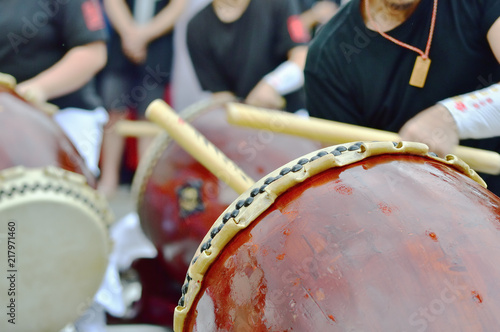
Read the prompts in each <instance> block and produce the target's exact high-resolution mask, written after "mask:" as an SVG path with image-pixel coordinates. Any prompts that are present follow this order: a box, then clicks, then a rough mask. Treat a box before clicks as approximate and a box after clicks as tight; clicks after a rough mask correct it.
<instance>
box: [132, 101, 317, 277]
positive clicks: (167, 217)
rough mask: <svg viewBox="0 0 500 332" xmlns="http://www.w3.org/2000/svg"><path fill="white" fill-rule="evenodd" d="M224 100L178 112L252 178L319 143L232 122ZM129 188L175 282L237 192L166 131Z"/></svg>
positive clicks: (196, 105) (314, 148) (142, 162)
mask: <svg viewBox="0 0 500 332" xmlns="http://www.w3.org/2000/svg"><path fill="white" fill-rule="evenodd" d="M226 103H227V100H215V101H202V102H199V103H195V104H193V105H191V106H190V107H188V108H186V109H184V110H183V111H181V112H180V113H179V116H180V117H181V118H182V119H184V120H185V121H186V122H189V123H190V124H191V125H192V126H193V127H195V128H196V129H197V130H198V131H199V132H200V133H201V134H202V135H203V136H204V137H206V139H207V140H208V141H210V142H211V143H212V144H214V145H215V146H217V148H219V149H220V150H221V151H222V152H223V153H224V154H225V155H226V156H227V157H228V158H229V159H230V160H232V161H234V162H235V163H236V164H237V165H238V166H239V167H240V168H241V169H243V171H244V172H245V173H246V174H248V175H249V176H250V177H251V178H254V179H259V178H261V177H262V176H264V175H265V174H268V173H269V172H271V171H272V170H274V169H275V168H276V167H278V166H280V165H283V164H285V163H287V162H289V161H290V160H293V159H295V158H297V157H299V156H301V155H303V154H305V153H307V152H310V151H314V150H317V149H318V148H319V147H320V144H319V143H318V142H315V141H312V140H308V139H304V138H299V137H294V136H290V135H285V134H279V133H272V132H269V131H265V130H256V129H249V128H243V127H237V126H234V125H230V124H229V123H228V122H227V119H226V113H225V109H224V105H225V104H226ZM133 193H134V196H135V197H136V202H137V211H138V215H139V218H140V221H141V226H142V229H143V230H144V233H145V234H146V235H147V236H148V237H149V238H150V239H151V241H152V242H153V243H154V244H155V246H156V247H157V248H158V251H159V255H160V256H161V257H162V258H163V259H162V261H163V263H164V266H165V268H166V270H167V271H168V273H169V274H170V275H171V276H172V281H175V282H177V283H178V284H179V285H182V283H183V280H184V277H185V275H186V272H187V268H188V266H189V262H190V260H191V258H192V256H193V254H194V253H195V251H196V248H197V247H198V245H199V243H200V241H201V240H202V239H203V237H204V236H205V234H206V233H207V231H208V230H209V229H210V227H211V226H212V224H213V221H214V220H215V219H217V217H218V216H219V215H220V214H221V213H222V211H224V209H225V208H227V206H228V205H229V204H230V203H231V202H232V201H233V200H234V199H236V198H237V197H238V194H237V193H236V192H235V191H234V190H233V189H231V188H230V187H229V186H227V185H226V184H225V183H224V182H222V181H221V180H219V179H218V178H217V177H216V176H215V175H213V174H212V173H211V172H210V171H209V170H207V169H206V168H205V167H203V166H202V165H201V164H200V163H199V162H198V161H197V160H196V159H194V158H193V157H192V156H191V155H189V154H188V153H187V152H185V151H184V149H183V148H182V147H181V146H180V145H179V144H177V142H175V141H172V140H171V137H170V136H169V135H168V134H166V133H165V134H160V135H159V136H158V137H157V138H156V139H155V141H154V142H153V143H152V145H151V147H150V148H149V149H148V152H147V154H146V156H145V158H144V159H143V160H141V162H140V164H139V167H138V169H137V172H136V175H135V177H134V181H133Z"/></svg>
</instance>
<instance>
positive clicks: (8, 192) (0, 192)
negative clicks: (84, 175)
mask: <svg viewBox="0 0 500 332" xmlns="http://www.w3.org/2000/svg"><path fill="white" fill-rule="evenodd" d="M43 170H45V171H46V172H52V171H51V170H50V167H46V168H43ZM23 172H24V168H23V167H19V170H18V171H16V174H15V176H16V177H18V176H19V175H22V174H23ZM65 172H67V171H63V173H65ZM0 173H4V174H5V173H7V172H0ZM48 178H50V175H49V176H48ZM63 179H64V180H66V181H68V183H71V184H73V185H75V186H80V185H81V183H79V181H74V179H68V178H63ZM56 180H59V181H60V180H61V179H56ZM2 182H3V181H2V179H0V185H1V184H2ZM39 191H43V192H45V193H47V192H52V193H56V194H63V195H65V196H67V197H72V198H74V199H76V200H77V201H78V202H80V203H82V204H83V205H85V206H87V207H88V208H90V210H91V211H93V212H94V213H96V214H97V216H98V217H99V219H100V220H102V221H104V223H105V224H106V225H109V224H111V220H112V219H113V217H112V215H111V212H110V211H109V210H108V209H107V207H103V208H101V207H99V206H98V205H99V203H100V200H102V198H99V197H95V198H91V197H89V196H88V195H86V194H84V193H83V191H78V190H76V189H72V188H70V187H67V186H63V185H61V184H57V185H53V184H51V183H47V184H44V185H42V184H40V183H39V182H35V183H33V184H31V185H30V184H29V183H26V182H24V183H22V184H20V185H12V186H9V187H8V189H7V188H5V189H0V203H1V202H2V200H4V199H11V198H13V197H15V196H16V195H18V196H21V195H26V194H29V193H36V192H39ZM96 194H97V192H96ZM94 202H96V203H98V204H94ZM102 204H103V203H101V205H102Z"/></svg>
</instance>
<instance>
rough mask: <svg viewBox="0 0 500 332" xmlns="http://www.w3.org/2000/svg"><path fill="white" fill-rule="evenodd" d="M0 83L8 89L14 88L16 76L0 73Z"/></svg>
mask: <svg viewBox="0 0 500 332" xmlns="http://www.w3.org/2000/svg"><path fill="white" fill-rule="evenodd" d="M0 85H3V86H5V87H7V88H9V89H12V90H14V89H15V88H16V85H17V81H16V78H15V77H14V76H12V75H9V74H6V73H0Z"/></svg>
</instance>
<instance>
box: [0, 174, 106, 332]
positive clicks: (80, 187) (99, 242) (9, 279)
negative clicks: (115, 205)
mask: <svg viewBox="0 0 500 332" xmlns="http://www.w3.org/2000/svg"><path fill="white" fill-rule="evenodd" d="M0 216H1V218H0V244H1V245H2V250H3V251H2V258H1V259H0V268H1V269H2V271H3V272H4V274H3V276H2V278H1V279H0V294H2V296H1V297H0V305H1V307H2V308H3V311H4V312H3V318H2V319H1V320H0V331H12V332H15V331H19V332H35V331H36V332H39V331H59V330H60V329H62V328H63V327H64V326H66V325H67V324H69V323H71V322H73V321H74V320H76V319H77V318H78V317H79V316H81V315H82V314H84V313H85V310H86V309H87V308H88V307H89V306H90V305H91V304H92V303H93V298H94V295H95V294H96V292H97V290H98V289H99V287H100V285H101V282H102V280H103V277H104V274H105V271H106V268H107V263H108V256H109V254H110V251H111V240H110V238H109V236H108V227H109V224H110V223H111V221H112V216H111V213H110V211H109V208H108V205H107V202H106V201H105V200H104V198H103V197H102V196H100V195H99V194H98V193H97V191H95V190H94V189H92V188H91V187H89V186H88V185H87V184H86V182H85V178H84V177H83V176H82V175H80V174H76V173H73V172H69V171H65V170H62V169H60V168H56V167H52V166H51V167H44V168H31V169H28V168H24V167H13V168H9V169H6V170H2V171H0ZM12 319H13V321H12V322H10V321H9V320H12Z"/></svg>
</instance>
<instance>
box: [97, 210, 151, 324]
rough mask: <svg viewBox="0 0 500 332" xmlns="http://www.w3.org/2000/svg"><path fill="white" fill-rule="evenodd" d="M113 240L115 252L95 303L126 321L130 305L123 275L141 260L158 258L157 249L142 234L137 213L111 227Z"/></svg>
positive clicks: (110, 259) (112, 254)
mask: <svg viewBox="0 0 500 332" xmlns="http://www.w3.org/2000/svg"><path fill="white" fill-rule="evenodd" d="M110 236H111V239H112V240H113V251H112V252H111V254H110V256H109V263H108V268H107V270H106V274H105V276H104V280H103V282H102V284H101V287H100V288H99V290H98V292H97V293H96V295H95V296H94V301H95V302H97V303H99V304H100V305H102V306H103V307H104V308H105V309H106V311H107V312H109V313H110V314H111V315H113V316H115V317H123V315H124V314H125V313H126V310H127V308H126V304H125V301H124V298H123V289H122V286H121V282H120V274H119V271H123V270H126V269H128V268H129V267H130V265H131V264H132V262H133V261H134V260H136V259H138V258H154V257H156V255H157V251H156V248H155V246H154V245H153V244H152V243H151V241H149V239H148V238H147V237H146V235H144V233H143V232H142V228H141V225H140V223H139V216H138V215H137V213H135V212H133V213H129V214H128V215H126V216H125V217H123V218H122V219H120V220H118V221H117V222H116V223H114V224H113V225H112V226H111V229H110Z"/></svg>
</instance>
